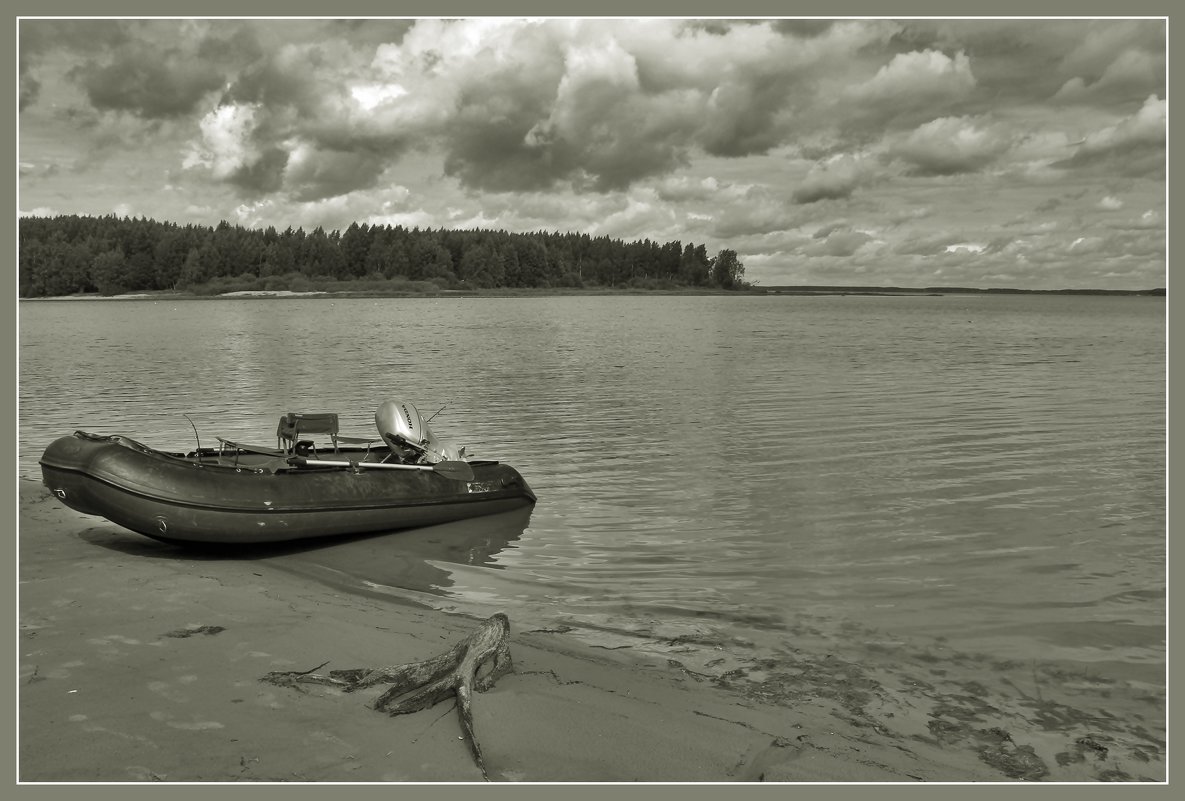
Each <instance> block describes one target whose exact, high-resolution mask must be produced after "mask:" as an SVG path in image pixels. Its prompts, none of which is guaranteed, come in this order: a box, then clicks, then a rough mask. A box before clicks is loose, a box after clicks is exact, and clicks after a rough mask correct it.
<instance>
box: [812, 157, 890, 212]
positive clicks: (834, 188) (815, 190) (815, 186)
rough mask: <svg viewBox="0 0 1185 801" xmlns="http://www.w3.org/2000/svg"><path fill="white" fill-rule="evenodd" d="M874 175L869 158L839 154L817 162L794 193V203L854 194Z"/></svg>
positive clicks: (813, 201) (838, 197)
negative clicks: (819, 162) (820, 162)
mask: <svg viewBox="0 0 1185 801" xmlns="http://www.w3.org/2000/svg"><path fill="white" fill-rule="evenodd" d="M870 177H871V167H870V165H869V162H868V161H867V160H866V159H863V158H860V157H856V156H838V157H836V158H832V159H829V160H828V161H826V162H824V163H822V164H818V165H815V166H814V167H813V168H812V169H811V171H810V172H809V173H807V175H806V177H805V178H804V179H803V180H802V183H800V184H799V185H798V186H797V187H796V188H795V189H794V192H793V198H794V202H795V203H816V202H818V201H820V200H837V199H842V198H846V197H849V196H851V194H852V193H853V192H854V191H855V190H856V188H857V187H858V186H860V185H861V184H863V183H866V182H868V181H869V180H870Z"/></svg>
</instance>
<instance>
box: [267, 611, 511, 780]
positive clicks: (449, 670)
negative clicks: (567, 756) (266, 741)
mask: <svg viewBox="0 0 1185 801" xmlns="http://www.w3.org/2000/svg"><path fill="white" fill-rule="evenodd" d="M509 635H510V619H509V618H508V617H506V615H504V614H502V613H501V612H499V613H498V614H496V615H493V616H492V617H490V618H489V619H488V620H486V621H484V622H483V623H482V624H481V626H479V627H478V629H477V630H476V631H474V632H473V633H472V634H470V635H469V636H468V637H466V638H465V639H464V640H462V641H461V642H459V643H457V644H456V645H454V646H453V647H452V648H451V649H450V650H448V651H447V652H445V653H443V654H441V655H439V656H434V657H432V658H431V659H426V660H424V661H423V662H411V663H409V664H405V665H392V666H390V667H381V668H355V669H351V670H331V671H329V672H328V673H327V674H324V675H323V674H320V673H317V672H316V671H317V670H320V669H321V668H322V667H324V666H325V665H326V664H329V663H328V662H326V663H323V664H321V665H318V666H317V667H315V668H313V669H312V670H306V671H302V672H293V671H277V672H272V673H268V674H267V675H265V676H264V677H263V678H262V679H261V681H266V682H269V683H271V684H278V685H280V686H283V687H298V688H299V685H300V684H326V685H330V686H334V687H340V688H341V689H342V690H344V691H345V692H354V691H355V690H361V689H365V688H367V687H373V686H375V685H377V684H387V683H389V684H390V685H391V686H390V687H389V688H388V689H387V690H386V691H385V692H384V693H383V694H382V695H380V696H379V697H378V699H377V700H375V702H374V708H375V709H377V710H379V711H380V712H386V713H388V714H390V715H404V714H407V713H409V712H418V711H420V710H421V709H427V708H428V707H430V706H433V705H435V704H436V703H438V702H440V701H443V700H444V699H445V698H447V697H449V696H450V695H456V697H457V710H458V714H459V715H460V718H461V730H462V731H463V732H464V734H465V739H466V741H467V742H468V743H469V749H470V750H471V751H472V752H473V758H474V760H475V761H476V762H477V767H478V768H480V769H481V775H482V778H485V779H486V780H488V779H489V776H487V775H486V768H485V762H484V761H483V760H482V756H481V746H479V745H478V743H477V737H476V735H474V733H473V711H472V708H471V699H472V694H473V691H474V690H476V691H477V692H485V691H486V690H488V689H490V688H491V687H493V686H494V682H496V681H497V680H498V679H499V678H501V677H502V676H505V675H506V674H507V673H510V672H511V671H512V670H513V669H514V665H513V663H512V662H511V659H510V644H509V642H508V641H507V640H508V638H509ZM487 663H489V670H487V671H485V672H483V673H482V675H480V676H479V675H478V673H479V671H481V670H482V668H483V667H484V666H485V665H486V664H487Z"/></svg>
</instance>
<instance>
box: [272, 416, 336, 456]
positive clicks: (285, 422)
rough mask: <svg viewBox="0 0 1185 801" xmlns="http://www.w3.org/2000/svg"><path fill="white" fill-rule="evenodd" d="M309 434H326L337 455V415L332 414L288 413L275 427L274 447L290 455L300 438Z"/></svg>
mask: <svg viewBox="0 0 1185 801" xmlns="http://www.w3.org/2000/svg"><path fill="white" fill-rule="evenodd" d="M309 434H328V435H329V439H330V441H331V442H333V452H334V453H337V441H338V437H337V415H336V414H335V413H333V412H322V413H307V412H288V414H286V415H284V416H283V417H281V418H280V422H279V424H278V425H277V426H276V447H277V448H282V449H283V450H284V451H285V452H287V453H291V452H293V450H294V449H295V448H296V444H297V442H299V441H300V438H301V437H302V436H306V435H309ZM313 452H314V453H316V449H315V448H314V451H313Z"/></svg>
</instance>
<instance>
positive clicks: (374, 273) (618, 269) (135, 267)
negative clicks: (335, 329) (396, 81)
mask: <svg viewBox="0 0 1185 801" xmlns="http://www.w3.org/2000/svg"><path fill="white" fill-rule="evenodd" d="M19 226H20V227H19V232H20V242H19V270H18V272H19V292H20V296H21V297H25V298H35V297H50V296H56V295H72V294H76V293H87V292H98V293H100V294H103V295H118V294H125V293H129V292H150V291H159V290H171V291H179V292H192V293H197V294H211V293H216V292H221V291H229V290H231V289H256V290H285V289H287V290H296V291H299V290H307V289H311V288H316V287H318V286H322V285H325V284H327V283H332V284H334V286H336V287H339V288H346V289H348V288H349V286H350V285H357V286H359V287H371V288H378V287H382V286H383V285H384V282H387V283H388V284H389V283H390V282H392V281H395V282H398V281H403V282H409V283H417V284H419V285H420V286H429V287H435V288H439V289H470V288H473V289H483V288H501V287H506V288H517V287H522V288H546V287H557V288H590V287H616V288H632V289H667V288H682V287H703V288H717V289H743V288H746V287H747V286H748V285H747V284H746V283H745V280H744V275H745V268H744V265H743V264H742V263H741V262H740V260H739V259H738V258H737V254H736V252H735V251H732V250H727V249H725V250H721V251H719V252H718V253H717V254H716V255H715V256H709V255H708V253H707V250H706V248H705V246H704V245H695V244H690V243H689V244H687V245H683V244H682V243H681V242H678V241H674V242H666V243H661V244H660V243H658V242H652V241H650V240H649V239H645V240H640V241H632V242H625V241H622V240H619V239H610V238H609V237H606V236H598V237H592V236H589V235H588V234H577V233H553V232H537V233H536V232H533V233H508V232H506V231H491V230H480V229H479V230H450V229H439V230H435V229H420V228H410V229H409V228H404V227H402V226H390V225H373V226H372V225H366V224H358V223H353V224H351V225H350V227H349V228H347V229H346V230H345V231H344V232H342V231H336V230H335V231H330V232H326V231H325V230H324V229H322V228H321V227H317V228H315V229H313V230H312V231H310V232H305V231H304V230H303V229H300V228H297V229H295V230H294V229H293V228H291V227H289V228H287V229H285V230H284V231H277V230H276V229H275V228H274V227H270V226H269V227H268V228H266V229H254V228H244V227H242V226H238V225H231V224H230V223H228V222H226V221H222V222H220V223H219V224H218V225H217V226H215V227H213V228H210V227H206V226H200V225H179V224H176V223H171V222H157V221H154V220H149V219H145V218H143V217H140V218H128V217H116V216H114V215H108V216H105V217H87V216H76V215H70V216H58V217H24V218H21V220H20V222H19ZM341 282H349V283H348V284H346V285H344V286H343V284H342V283H341Z"/></svg>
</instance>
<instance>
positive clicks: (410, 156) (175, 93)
mask: <svg viewBox="0 0 1185 801" xmlns="http://www.w3.org/2000/svg"><path fill="white" fill-rule="evenodd" d="M1166 25H1167V23H1166V22H1165V20H1163V19H1145V20H1136V19H1129V20H1123V19H1096V20H1090V19H1084V20H1053V19H1047V20H1038V19H1017V20H1007V19H982V20H974V19H950V20H943V19H902V20H894V19H837V20H819V19H777V20H763V19H743V20H735V21H725V20H683V19H653V18H637V19H583V20H581V19H524V18H482V19H458V20H451V21H446V20H440V19H424V18H420V19H292V20H275V19H271V20H233V19H193V20H182V19H175V20H164V19H155V20H148V19H139V20H137V19H123V20H111V19H107V20H103V19H99V20H82V19H75V20H69V19H43V20H39V19H23V20H20V21H19V54H18V55H19V71H20V90H19V91H20V98H19V102H20V113H19V123H18V125H19V131H18V137H19V141H18V146H19V160H20V178H19V187H18V189H19V196H18V202H19V208H20V212H21V214H23V215H56V214H86V215H105V214H112V213H114V214H117V215H120V216H124V215H126V216H133V217H140V216H144V217H148V218H151V219H155V220H170V221H175V222H179V223H183V224H184V223H197V224H201V225H210V226H212V225H216V224H217V223H218V222H219V221H220V220H227V221H229V222H232V223H237V224H241V225H245V226H252V227H262V226H268V225H272V226H275V227H276V228H277V229H280V230H283V229H284V228H287V227H289V226H292V227H294V228H297V227H303V228H304V229H305V230H312V229H313V228H315V227H316V226H322V227H323V228H325V230H327V231H329V230H334V229H337V230H344V229H345V228H346V227H347V226H348V225H349V224H350V223H352V222H358V223H369V224H372V225H374V224H391V225H396V224H398V225H404V226H407V227H412V226H419V227H421V228H443V227H448V228H476V227H480V228H495V229H502V230H508V231H538V230H557V231H581V232H587V233H589V234H592V235H594V236H595V235H602V234H603V235H608V236H610V237H614V238H621V239H625V240H633V239H643V238H649V239H651V240H654V241H658V242H666V241H671V240H680V241H681V242H683V243H684V244H687V243H688V242H694V243H696V244H705V245H707V247H708V250H709V253H715V252H716V251H718V250H719V249H721V248H731V249H733V250H735V251H737V253H738V254H739V256H740V258H741V260H742V262H743V263H744V265H745V269H746V277H747V278H749V279H750V280H754V281H757V282H758V283H759V284H761V285H764V286H775V285H785V284H829V285H848V286H853V285H899V286H935V285H945V286H981V287H991V286H997V287H1004V286H1007V287H1023V288H1035V289H1049V288H1064V287H1077V288H1082V287H1099V288H1114V289H1144V288H1151V287H1161V286H1165V284H1166V280H1167V276H1166V262H1165V259H1166V238H1165V231H1166V227H1165V211H1166V177H1165V167H1166V106H1167V98H1166V72H1165V65H1166Z"/></svg>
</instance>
